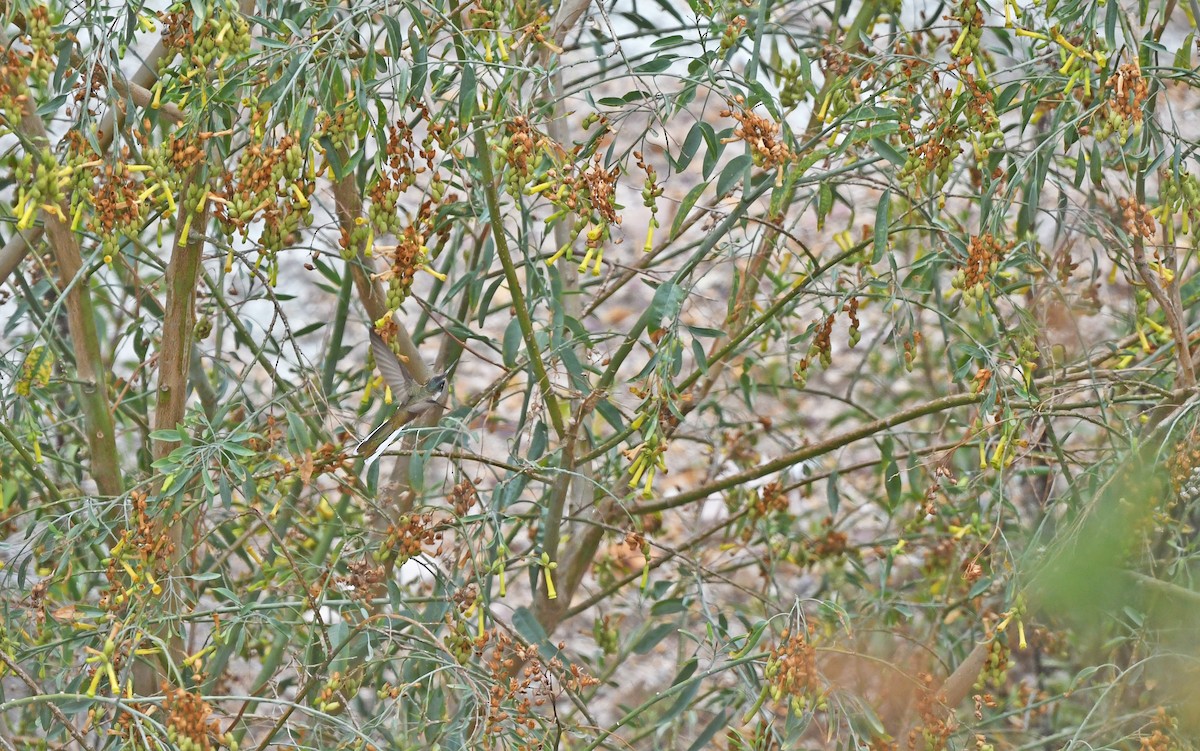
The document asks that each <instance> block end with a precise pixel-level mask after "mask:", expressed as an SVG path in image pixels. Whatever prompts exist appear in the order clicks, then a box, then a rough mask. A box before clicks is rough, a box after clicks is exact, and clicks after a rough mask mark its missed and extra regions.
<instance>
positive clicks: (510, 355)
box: [501, 316, 521, 368]
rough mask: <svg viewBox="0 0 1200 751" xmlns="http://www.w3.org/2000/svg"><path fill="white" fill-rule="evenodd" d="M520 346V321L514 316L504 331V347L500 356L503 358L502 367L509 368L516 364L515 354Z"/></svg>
mask: <svg viewBox="0 0 1200 751" xmlns="http://www.w3.org/2000/svg"><path fill="white" fill-rule="evenodd" d="M520 346H521V321H520V319H518V318H517V317H516V316H514V317H513V318H512V320H510V321H509V322H508V326H506V327H505V329H504V345H503V349H502V350H501V356H502V357H503V358H504V367H506V368H511V367H513V366H514V365H516V364H517V354H518V349H519V348H520Z"/></svg>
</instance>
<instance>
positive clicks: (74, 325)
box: [0, 38, 124, 496]
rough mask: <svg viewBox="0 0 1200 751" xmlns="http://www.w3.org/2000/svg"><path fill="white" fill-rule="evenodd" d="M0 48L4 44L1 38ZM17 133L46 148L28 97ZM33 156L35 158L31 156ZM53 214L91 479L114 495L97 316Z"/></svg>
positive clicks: (79, 260) (115, 468)
mask: <svg viewBox="0 0 1200 751" xmlns="http://www.w3.org/2000/svg"><path fill="white" fill-rule="evenodd" d="M0 44H4V45H7V44H8V40H6V39H2V38H0ZM19 127H20V131H21V134H22V135H23V136H25V137H26V138H27V139H28V140H29V141H30V142H32V143H33V145H34V148H48V147H49V145H50V139H49V137H48V136H47V135H46V129H45V127H44V126H43V125H42V120H41V118H40V117H38V116H37V115H36V114H35V113H34V102H33V99H32V98H29V99H28V100H27V102H26V104H25V111H24V113H23V115H22V118H21V123H20V126H19ZM35 158H38V157H37V155H36V153H35ZM57 208H58V212H56V213H54V214H52V213H49V212H47V211H45V210H42V211H41V212H40V216H41V217H42V221H43V223H44V225H45V231H46V234H47V235H48V237H49V245H50V250H51V252H52V253H53V254H54V259H55V262H56V263H57V264H58V273H59V284H60V285H61V287H62V288H63V289H65V290H66V307H67V325H68V328H69V329H70V332H71V344H72V346H73V347H74V350H75V368H76V370H77V371H78V373H79V381H80V384H81V385H80V399H81V402H82V406H83V415H84V421H85V424H86V430H87V438H88V447H89V448H90V450H91V452H92V461H91V467H92V476H93V477H94V478H95V480H96V486H97V488H99V490H100V493H101V494H102V495H106V496H118V495H120V494H121V492H122V491H123V488H124V486H123V483H122V481H121V465H120V457H119V455H118V454H117V442H116V437H115V436H114V435H113V416H112V409H111V406H110V405H109V402H108V385H107V383H106V381H105V379H104V376H103V374H104V372H105V368H104V363H103V357H102V356H101V353H100V339H99V335H98V334H97V332H96V317H95V312H94V310H93V308H92V297H91V294H90V293H89V291H88V282H87V276H88V275H86V274H84V271H83V257H82V255H81V252H80V247H79V238H78V237H77V236H76V235H75V233H74V232H72V231H71V228H70V227H68V226H67V224H66V223H65V222H64V221H63V220H62V219H60V218H59V215H61V216H64V217H65V216H69V215H70V207H69V206H67V205H66V204H62V205H60V206H58V207H57Z"/></svg>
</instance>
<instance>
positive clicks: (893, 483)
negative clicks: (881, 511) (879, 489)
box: [883, 459, 901, 510]
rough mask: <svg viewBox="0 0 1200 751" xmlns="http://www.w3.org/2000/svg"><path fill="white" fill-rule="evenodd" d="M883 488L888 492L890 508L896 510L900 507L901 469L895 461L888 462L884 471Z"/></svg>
mask: <svg viewBox="0 0 1200 751" xmlns="http://www.w3.org/2000/svg"><path fill="white" fill-rule="evenodd" d="M883 486H884V489H885V490H886V491H887V499H888V508H889V510H892V509H895V508H896V507H898V506H899V505H900V490H901V478H900V467H899V466H898V465H897V464H896V460H895V459H890V460H888V463H887V466H885V467H884V470H883Z"/></svg>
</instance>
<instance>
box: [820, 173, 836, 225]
mask: <svg viewBox="0 0 1200 751" xmlns="http://www.w3.org/2000/svg"><path fill="white" fill-rule="evenodd" d="M832 208H833V188H832V187H830V185H829V183H828V182H822V183H821V187H820V188H817V229H819V230H820V229H824V228H825V217H826V216H828V215H829V210H830V209H832Z"/></svg>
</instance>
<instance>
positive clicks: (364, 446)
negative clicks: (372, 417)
mask: <svg viewBox="0 0 1200 751" xmlns="http://www.w3.org/2000/svg"><path fill="white" fill-rule="evenodd" d="M371 352H372V353H373V354H374V355H375V364H376V365H378V366H379V372H380V373H382V374H383V380H384V382H385V383H387V385H388V386H389V387H391V389H392V399H393V400H394V401H395V402H396V404H397V405H398V406H397V407H396V411H395V412H393V413H392V416H391V417H389V418H388V419H387V421H386V422H384V423H383V424H382V425H380V426H379V427H378V428H376V429H375V430H374V431H372V432H371V434H370V435H368V436H367V437H366V438H365V439H363V441H362V443H360V444H358V448H357V449H356V452H355V453H357V455H358V456H365V457H367V463H366V465H364V469H369V468H370V467H371V464H372V463H374V462H375V460H376V459H378V458H379V457H380V455H382V454H383V452H384V451H387V449H388V447H389V446H391V445H392V444H393V443H395V442H396V439H397V438H399V437H400V433H401V431H403V430H404V426H405V425H407V424H408V423H410V422H412V421H413V420H415V419H416V418H418V417H420V416H421V415H423V414H425V413H426V412H428V411H429V410H431V409H433V408H434V407H436V406H438V404H439V402H438V400H439V399H440V398H441V397H442V394H443V393H445V391H446V375H447V374H446V373H438V374H437V375H435V376H433V377H432V378H430V379H429V381H428V382H427V383H425V384H420V383H417V379H416V378H414V377H413V374H412V373H411V372H410V371H409V369H408V368H406V367H405V366H404V363H402V362H400V358H399V357H397V356H396V353H395V352H392V348H391V347H389V346H388V345H387V342H385V341H384V340H383V337H381V336H379V334H376V333H375V332H374V331H372V332H371Z"/></svg>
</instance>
